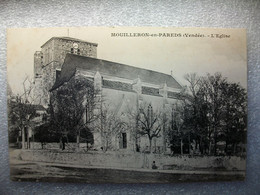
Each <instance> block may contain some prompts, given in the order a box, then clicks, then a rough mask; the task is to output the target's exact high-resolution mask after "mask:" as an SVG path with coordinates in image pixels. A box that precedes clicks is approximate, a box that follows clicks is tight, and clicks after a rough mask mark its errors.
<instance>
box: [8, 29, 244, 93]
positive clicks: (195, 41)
mask: <svg viewBox="0 0 260 195" xmlns="http://www.w3.org/2000/svg"><path fill="white" fill-rule="evenodd" d="M111 33H128V34H127V35H128V36H111ZM130 33H132V35H133V33H149V34H150V35H151V34H156V35H157V37H154V36H153V37H152V36H149V37H140V36H139V37H136V36H135V37H133V36H132V37H130ZM163 33H169V34H170V37H169V36H168V37H165V36H163V35H165V34H163ZM159 34H160V35H161V36H160V37H159ZM175 34H179V36H178V37H174V35H175ZM211 34H213V37H212V36H211ZM124 35H125V34H124ZM185 35H187V36H185ZM196 35H204V37H192V36H196ZM217 35H226V36H224V38H218V37H219V36H217ZM54 36H55V37H59V36H69V37H73V38H78V39H81V40H84V41H89V42H94V43H97V44H98V47H97V58H99V59H103V60H109V61H114V62H118V63H123V64H127V65H131V66H136V67H140V68H145V69H150V70H154V71H158V72H162V73H166V74H171V71H172V73H173V76H174V78H175V79H176V80H177V81H178V82H180V83H181V84H182V85H186V84H187V83H186V81H185V79H184V78H183V77H184V75H185V74H187V73H193V72H195V73H197V74H198V75H201V76H204V75H205V74H206V73H210V74H214V73H216V72H220V73H222V75H223V76H224V77H227V80H228V81H230V82H236V83H240V84H241V85H242V86H243V87H244V88H247V56H246V54H247V50H246V30H245V29H213V28H166V27H165V28H163V27H138V28H137V27H72V28H23V29H21V28H20V29H8V30H7V77H8V83H9V85H10V87H11V89H12V92H13V93H15V94H17V93H22V91H23V87H22V86H23V85H22V82H23V81H24V79H25V77H26V76H29V77H30V78H33V56H34V53H35V51H40V50H41V45H43V44H44V43H45V42H46V41H48V40H49V39H50V38H52V37H54ZM189 36H191V37H189Z"/></svg>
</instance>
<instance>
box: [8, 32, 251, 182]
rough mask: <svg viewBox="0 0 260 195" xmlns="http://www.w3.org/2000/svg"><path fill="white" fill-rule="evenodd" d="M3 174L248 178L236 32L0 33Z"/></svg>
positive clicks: (48, 178)
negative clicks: (0, 37)
mask: <svg viewBox="0 0 260 195" xmlns="http://www.w3.org/2000/svg"><path fill="white" fill-rule="evenodd" d="M7 78H8V86H7V90H8V91H7V104H8V106H7V107H8V135H9V162H10V163H9V164H10V177H11V178H10V179H11V180H12V181H36V182H81V183H173V182H198V181H199V182H209V181H235V180H244V179H245V177H246V148H247V147H246V141H247V42H246V30H245V29H221V28H170V27H165V28H163V27H67V28H65V27H62V28H12V29H8V30H7Z"/></svg>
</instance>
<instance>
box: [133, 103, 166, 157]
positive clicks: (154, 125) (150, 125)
mask: <svg viewBox="0 0 260 195" xmlns="http://www.w3.org/2000/svg"><path fill="white" fill-rule="evenodd" d="M136 119H137V123H138V129H137V134H139V135H141V136H144V135H146V136H147V137H148V139H149V152H150V153H151V150H152V140H153V138H158V137H160V136H161V135H160V132H161V131H162V129H163V126H164V125H165V123H166V118H165V117H164V112H163V111H161V110H158V111H154V110H153V107H152V105H151V104H149V105H148V106H146V105H145V104H144V105H143V106H141V107H140V109H139V110H138V113H137V117H136Z"/></svg>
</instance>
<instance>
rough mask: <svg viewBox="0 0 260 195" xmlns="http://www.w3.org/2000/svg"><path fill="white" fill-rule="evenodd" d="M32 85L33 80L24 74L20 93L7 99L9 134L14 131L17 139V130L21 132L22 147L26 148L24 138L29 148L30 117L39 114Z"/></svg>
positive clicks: (32, 117)
mask: <svg viewBox="0 0 260 195" xmlns="http://www.w3.org/2000/svg"><path fill="white" fill-rule="evenodd" d="M34 87H35V86H34V84H33V81H32V80H31V79H30V78H29V77H28V76H26V78H25V79H24V81H23V92H22V94H17V95H13V96H10V97H9V98H10V99H9V100H8V120H9V134H10V135H11V134H12V133H13V131H15V134H16V135H17V141H18V139H19V132H21V135H22V148H23V149H25V148H26V145H25V141H26V140H27V148H30V143H29V128H32V119H34V118H35V117H37V116H38V115H39V114H37V112H36V106H35V105H34V102H35V100H36V98H35V96H34V94H33V89H34ZM26 135H27V136H26Z"/></svg>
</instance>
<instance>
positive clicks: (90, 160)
mask: <svg viewBox="0 0 260 195" xmlns="http://www.w3.org/2000/svg"><path fill="white" fill-rule="evenodd" d="M19 158H20V159H22V160H26V161H38V162H49V163H66V164H74V165H83V166H95V167H114V168H147V169H150V168H151V165H152V163H153V161H155V163H156V165H157V166H158V169H179V168H180V167H183V168H184V169H185V168H186V169H187V168H192V169H210V168H213V169H214V168H215V169H218V168H221V169H224V170H245V168H246V160H245V159H243V158H240V157H235V156H232V157H214V156H204V157H189V156H173V157H171V156H165V155H160V154H141V153H125V152H106V153H103V152H98V151H93V152H88V153H80V152H78V153H76V152H62V151H58V150H56V151H55V150H20V154H19Z"/></svg>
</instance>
